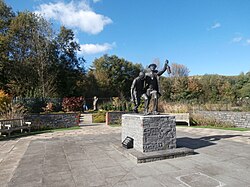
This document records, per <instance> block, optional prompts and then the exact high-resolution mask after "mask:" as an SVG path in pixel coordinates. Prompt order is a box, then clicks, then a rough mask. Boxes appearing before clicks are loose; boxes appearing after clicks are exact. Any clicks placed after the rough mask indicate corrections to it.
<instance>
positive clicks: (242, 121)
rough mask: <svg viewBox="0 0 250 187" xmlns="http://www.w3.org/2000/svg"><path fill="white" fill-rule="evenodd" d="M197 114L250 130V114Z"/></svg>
mask: <svg viewBox="0 0 250 187" xmlns="http://www.w3.org/2000/svg"><path fill="white" fill-rule="evenodd" d="M195 113H196V114H199V115H202V116H203V117H205V118H206V117H208V118H212V119H216V120H218V121H221V122H225V123H231V124H232V125H235V126H237V127H243V128H250V112H230V111H196V112H195Z"/></svg>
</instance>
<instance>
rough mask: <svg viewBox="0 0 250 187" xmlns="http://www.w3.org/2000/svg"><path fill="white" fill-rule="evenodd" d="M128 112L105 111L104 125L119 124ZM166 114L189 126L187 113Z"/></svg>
mask: <svg viewBox="0 0 250 187" xmlns="http://www.w3.org/2000/svg"><path fill="white" fill-rule="evenodd" d="M130 113H131V112H107V113H106V125H110V124H121V119H122V115H123V114H130ZM163 115H165V114H163ZM166 115H171V116H175V120H176V122H186V123H187V125H188V126H190V120H189V113H166Z"/></svg>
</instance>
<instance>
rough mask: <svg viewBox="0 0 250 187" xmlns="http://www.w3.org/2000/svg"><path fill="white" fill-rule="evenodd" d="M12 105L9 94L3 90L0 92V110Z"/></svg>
mask: <svg viewBox="0 0 250 187" xmlns="http://www.w3.org/2000/svg"><path fill="white" fill-rule="evenodd" d="M10 103H11V97H10V96H9V95H8V94H6V93H5V92H4V91H3V90H0V108H1V107H2V106H3V107H4V105H6V104H10Z"/></svg>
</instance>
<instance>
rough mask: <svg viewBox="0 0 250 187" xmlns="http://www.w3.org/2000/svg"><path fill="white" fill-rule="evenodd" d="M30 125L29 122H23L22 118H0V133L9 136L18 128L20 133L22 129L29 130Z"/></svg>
mask: <svg viewBox="0 0 250 187" xmlns="http://www.w3.org/2000/svg"><path fill="white" fill-rule="evenodd" d="M30 126H31V122H25V121H24V119H9V120H0V135H1V134H2V133H7V134H8V136H10V133H11V132H13V131H17V130H20V131H21V133H22V132H23V130H24V129H27V130H28V131H29V132H30Z"/></svg>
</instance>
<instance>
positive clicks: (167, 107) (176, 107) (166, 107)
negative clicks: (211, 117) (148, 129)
mask: <svg viewBox="0 0 250 187" xmlns="http://www.w3.org/2000/svg"><path fill="white" fill-rule="evenodd" d="M158 109H159V111H161V112H164V113H188V112H189V111H190V108H189V106H188V105H187V104H181V103H167V102H165V101H160V102H159V104H158Z"/></svg>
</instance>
